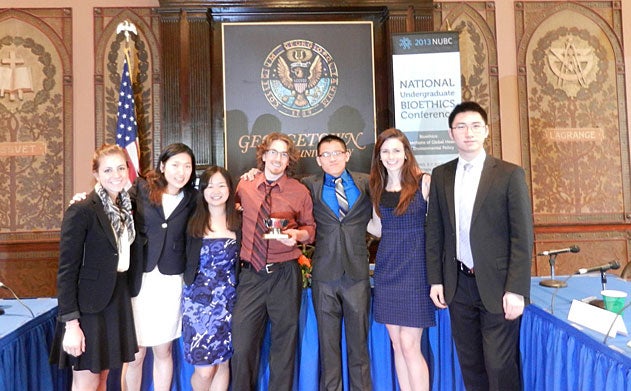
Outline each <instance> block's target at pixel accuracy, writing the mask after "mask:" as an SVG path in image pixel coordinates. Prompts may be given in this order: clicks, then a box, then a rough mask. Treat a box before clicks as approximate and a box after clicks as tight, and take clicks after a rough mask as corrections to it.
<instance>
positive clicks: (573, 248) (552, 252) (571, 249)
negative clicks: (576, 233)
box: [537, 245, 581, 256]
mask: <svg viewBox="0 0 631 391" xmlns="http://www.w3.org/2000/svg"><path fill="white" fill-rule="evenodd" d="M580 251H581V249H580V248H579V247H578V246H576V245H574V246H570V247H568V248H562V249H559V250H548V251H543V252H540V253H539V254H537V255H538V256H544V255H557V254H563V253H577V252H580Z"/></svg>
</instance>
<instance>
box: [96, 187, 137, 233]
mask: <svg viewBox="0 0 631 391" xmlns="http://www.w3.org/2000/svg"><path fill="white" fill-rule="evenodd" d="M94 191H95V192H96V194H98V195H99V198H100V199H101V202H102V203H103V209H105V214H106V215H107V217H108V218H109V219H110V222H111V223H112V228H114V233H115V234H116V240H117V242H118V243H120V236H121V235H122V234H123V231H124V228H125V227H127V234H128V235H129V243H130V244H131V243H133V241H134V239H135V238H136V230H135V229H134V219H133V217H132V214H131V198H129V193H127V191H125V190H122V191H121V192H120V193H119V194H118V197H117V198H116V205H114V203H113V202H112V199H111V198H110V196H109V194H107V190H105V189H104V188H103V186H101V184H100V183H97V184H96V186H94ZM119 245H120V244H119Z"/></svg>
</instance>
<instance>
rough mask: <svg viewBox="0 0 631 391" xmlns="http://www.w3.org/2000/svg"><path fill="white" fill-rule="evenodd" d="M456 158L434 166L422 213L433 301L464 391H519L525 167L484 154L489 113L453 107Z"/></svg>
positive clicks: (525, 279)
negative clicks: (448, 333) (444, 319)
mask: <svg viewBox="0 0 631 391" xmlns="http://www.w3.org/2000/svg"><path fill="white" fill-rule="evenodd" d="M449 128H450V129H449V136H450V137H451V139H452V140H453V141H454V142H455V144H456V147H457V149H458V155H459V156H458V158H457V159H455V160H452V161H450V162H448V163H445V164H443V165H441V166H438V167H436V168H434V170H433V171H432V182H431V187H430V192H429V194H430V196H429V209H428V215H427V229H426V230H425V233H426V243H427V247H426V255H427V276H428V280H429V282H430V284H431V290H430V297H431V298H432V301H433V302H434V304H435V305H436V307H438V308H447V306H449V314H450V317H451V328H452V336H453V338H454V342H455V345H456V351H457V353H458V359H459V362H460V366H461V368H462V376H463V380H464V383H465V386H466V388H467V390H468V391H483V390H484V391H487V390H497V391H504V390H511V391H515V390H520V389H521V371H520V365H519V326H520V316H521V314H522V313H523V311H524V306H525V304H526V303H527V301H528V297H529V295H530V267H531V259H532V248H533V227H532V209H531V206H530V199H529V196H528V194H529V192H528V187H527V186H526V181H525V174H524V170H523V169H522V168H521V167H519V166H516V165H514V164H511V163H508V162H505V161H502V160H499V159H496V158H494V157H492V156H488V155H486V152H485V151H484V140H485V139H486V137H487V136H488V134H489V129H488V126H487V114H486V111H485V110H484V109H483V108H482V107H481V106H480V105H479V104H477V103H475V102H463V103H461V104H459V105H457V106H456V107H455V108H454V109H453V111H452V113H451V114H450V116H449Z"/></svg>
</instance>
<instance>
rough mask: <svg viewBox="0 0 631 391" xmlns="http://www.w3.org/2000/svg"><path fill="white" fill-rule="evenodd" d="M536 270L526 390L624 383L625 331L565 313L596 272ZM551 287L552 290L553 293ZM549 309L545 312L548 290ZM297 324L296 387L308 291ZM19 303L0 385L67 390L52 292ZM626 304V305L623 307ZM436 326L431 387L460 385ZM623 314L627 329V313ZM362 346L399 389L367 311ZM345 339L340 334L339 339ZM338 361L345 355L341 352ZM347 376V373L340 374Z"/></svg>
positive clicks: (629, 287)
mask: <svg viewBox="0 0 631 391" xmlns="http://www.w3.org/2000/svg"><path fill="white" fill-rule="evenodd" d="M540 280H541V278H538V277H536V278H533V279H532V291H531V296H532V297H531V300H532V303H533V304H532V305H529V306H528V307H526V310H525V311H524V316H523V318H522V325H521V340H520V344H521V345H520V349H521V358H522V365H523V377H524V390H525V391H540V390H544V391H546V390H549V391H560V390H568V391H570V390H571V391H575V390H608V391H609V390H612V391H618V390H619V391H623V390H624V391H627V390H631V348H629V347H628V346H627V342H628V341H629V340H630V339H631V337H628V336H620V335H618V336H616V337H615V338H610V339H609V340H608V341H607V344H604V343H603V339H604V336H603V335H601V334H598V333H596V332H594V331H591V330H589V329H584V328H580V329H579V328H577V327H576V326H575V325H572V324H571V323H570V322H568V321H567V314H568V311H569V308H570V304H571V301H572V299H583V298H585V297H588V296H599V295H600V290H601V285H600V276H598V275H588V276H576V277H572V278H570V279H569V280H568V281H567V282H568V287H567V288H561V289H558V290H557V289H553V288H545V287H542V286H540V285H539V281H540ZM608 280H609V281H608V286H607V287H608V288H610V289H618V290H623V291H625V292H627V293H631V283H628V282H626V281H624V280H621V279H619V278H616V277H613V276H609V278H608ZM555 292H556V293H555ZM553 295H554V296H555V299H554V313H553V314H552V313H551V312H552V305H551V303H552V296H553ZM302 300H303V301H302V310H301V315H300V324H299V330H300V334H299V338H300V341H299V344H298V354H297V357H296V360H297V363H298V365H297V366H296V376H295V389H296V390H298V391H316V390H317V389H318V387H317V384H318V371H319V364H318V342H317V323H316V320H315V314H314V310H313V304H312V301H311V291H310V290H308V289H307V290H305V291H304V293H303V298H302ZM26 303H27V304H28V305H29V307H31V308H32V309H33V311H34V312H35V314H36V316H37V317H36V318H35V319H31V316H30V314H29V313H28V311H27V310H26V309H24V308H22V307H21V306H20V305H19V303H18V302H17V301H15V300H1V301H0V308H3V309H4V310H5V311H6V312H7V314H5V315H1V316H0V337H1V338H0V371H1V372H0V390H2V391H5V390H6V391H14V390H16V391H21V390H45V391H47V390H63V391H65V390H69V389H70V382H69V379H70V374H69V372H70V371H69V370H64V371H59V370H57V369H56V368H55V367H54V366H51V365H49V364H48V352H49V351H50V343H51V341H52V336H53V333H54V327H55V316H56V312H57V307H56V300H55V299H31V300H27V301H26ZM630 311H631V310H630ZM436 319H437V326H436V327H432V328H429V329H428V330H426V332H425V333H424V338H423V351H424V354H425V356H426V357H427V360H428V363H429V367H430V372H431V376H432V380H431V382H432V390H434V391H436V390H444V391H464V386H463V384H462V377H461V374H460V368H459V365H458V361H457V357H456V353H455V349H454V346H453V342H452V339H451V328H450V320H449V312H448V311H447V310H440V311H437V313H436ZM623 320H624V323H625V325H626V327H627V329H628V330H629V331H630V332H631V314H627V313H624V314H623ZM370 323H371V326H370V333H369V340H368V344H369V352H370V355H371V370H372V377H373V383H374V390H375V391H394V390H398V386H397V384H396V375H395V370H394V361H393V358H392V351H391V347H390V340H389V338H388V333H387V331H386V328H385V326H384V325H382V324H379V323H376V322H374V320H373V319H372V314H371V321H370ZM268 341H269V339H268V338H266V340H265V342H264V346H263V354H262V356H263V357H264V358H263V360H262V362H261V370H260V374H259V377H260V383H261V386H260V388H259V389H260V390H266V386H265V384H266V383H267V377H268V376H269V372H268V365H267V364H268V363H267V360H266V355H267V352H268V351H269V346H268ZM344 343H345V342H344V341H343V344H344ZM173 350H174V374H175V375H174V378H173V385H172V387H171V390H173V391H181V390H190V389H191V386H190V376H191V374H192V372H193V367H192V366H191V365H189V364H187V363H185V362H184V360H183V354H182V341H181V339H180V340H177V341H175V344H174V349H173ZM151 364H152V360H151V357H150V354H148V355H147V360H146V362H145V376H144V379H143V390H151V389H152V386H151V384H150V383H151ZM344 365H346V361H345V360H344ZM344 383H345V384H346V385H347V384H348V379H346V378H345V379H344ZM118 389H120V371H112V373H111V376H110V378H109V381H108V390H118Z"/></svg>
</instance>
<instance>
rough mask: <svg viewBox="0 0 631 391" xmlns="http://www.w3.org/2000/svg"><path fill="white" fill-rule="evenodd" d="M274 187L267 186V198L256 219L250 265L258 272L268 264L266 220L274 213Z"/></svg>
mask: <svg viewBox="0 0 631 391" xmlns="http://www.w3.org/2000/svg"><path fill="white" fill-rule="evenodd" d="M273 188H274V186H269V185H267V184H266V185H265V198H264V199H263V203H262V204H261V209H259V214H258V216H257V218H256V230H255V231H254V240H253V241H252V256H251V257H250V263H251V264H252V266H254V269H256V271H259V270H261V269H262V268H263V267H264V266H265V264H266V263H267V245H268V243H269V241H268V240H267V239H265V238H264V237H263V236H264V235H265V233H266V232H267V226H266V225H265V220H267V219H269V217H270V213H271V212H272V189H273Z"/></svg>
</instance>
